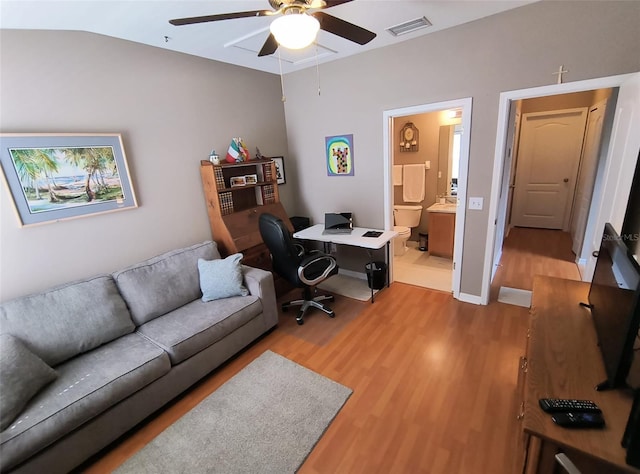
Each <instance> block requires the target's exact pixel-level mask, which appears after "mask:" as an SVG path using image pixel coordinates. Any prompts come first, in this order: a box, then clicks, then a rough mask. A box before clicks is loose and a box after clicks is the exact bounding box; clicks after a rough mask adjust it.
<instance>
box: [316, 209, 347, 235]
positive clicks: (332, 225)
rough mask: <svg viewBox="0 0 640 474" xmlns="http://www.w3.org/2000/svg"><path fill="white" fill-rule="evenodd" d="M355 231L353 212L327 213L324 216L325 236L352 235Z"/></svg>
mask: <svg viewBox="0 0 640 474" xmlns="http://www.w3.org/2000/svg"><path fill="white" fill-rule="evenodd" d="M351 231H353V214H352V213H351V212H327V213H325V215H324V230H323V231H322V234H323V235H336V234H350V233H351Z"/></svg>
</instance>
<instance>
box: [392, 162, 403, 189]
mask: <svg viewBox="0 0 640 474" xmlns="http://www.w3.org/2000/svg"><path fill="white" fill-rule="evenodd" d="M393 185H394V186H402V165H393Z"/></svg>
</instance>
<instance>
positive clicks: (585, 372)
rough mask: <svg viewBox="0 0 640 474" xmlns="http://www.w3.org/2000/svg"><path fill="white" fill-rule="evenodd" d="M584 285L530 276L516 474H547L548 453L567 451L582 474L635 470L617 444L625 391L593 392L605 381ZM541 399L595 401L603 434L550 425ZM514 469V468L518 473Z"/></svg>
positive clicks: (627, 399) (551, 467)
mask: <svg viewBox="0 0 640 474" xmlns="http://www.w3.org/2000/svg"><path fill="white" fill-rule="evenodd" d="M588 291H589V284H588V283H583V282H579V281H572V280H564V279H560V278H551V277H539V276H538V277H535V279H534V284H533V298H532V305H531V320H530V327H529V337H528V341H527V351H526V356H525V357H523V358H522V359H521V363H520V374H519V379H518V385H519V390H520V396H521V397H522V399H521V404H520V407H519V409H520V413H519V415H518V418H520V419H522V428H523V435H522V438H520V439H519V442H520V444H521V447H522V449H523V451H520V453H524V461H523V463H522V472H525V473H527V474H528V473H545V474H546V473H553V472H558V471H557V470H556V468H557V465H556V463H555V459H554V456H555V455H556V454H557V453H560V452H562V453H565V454H566V455H567V456H568V457H569V459H570V460H571V461H572V462H573V463H574V464H575V465H576V466H577V467H578V469H580V471H581V472H582V473H583V474H589V473H596V472H597V473H618V472H628V473H640V470H638V469H635V468H633V467H631V466H629V465H627V464H626V462H625V454H626V453H625V450H624V449H623V448H622V447H621V445H620V441H621V440H622V435H623V433H624V429H625V426H626V423H627V419H628V417H629V413H630V411H631V403H632V397H631V394H630V393H628V392H627V391H624V390H608V391H602V392H598V391H596V390H595V389H594V387H595V386H596V385H597V384H598V383H600V382H602V381H603V380H605V378H606V377H605V372H604V366H603V362H602V358H601V355H600V351H599V349H598V346H597V345H596V334H595V329H594V326H593V322H592V320H591V313H590V311H589V310H588V309H587V308H584V307H582V306H580V305H579V303H580V302H581V301H582V302H586V301H587V295H588ZM540 398H575V399H589V400H593V401H595V402H596V403H597V404H598V405H599V406H600V408H601V409H602V413H603V416H604V419H605V422H606V426H605V428H604V429H602V430H584V429H580V430H578V429H574V430H572V429H566V428H562V427H560V426H557V425H556V424H555V423H553V421H551V416H550V415H548V414H547V413H545V412H543V411H542V409H541V408H540V407H539V405H538V399H540ZM518 471H520V469H518Z"/></svg>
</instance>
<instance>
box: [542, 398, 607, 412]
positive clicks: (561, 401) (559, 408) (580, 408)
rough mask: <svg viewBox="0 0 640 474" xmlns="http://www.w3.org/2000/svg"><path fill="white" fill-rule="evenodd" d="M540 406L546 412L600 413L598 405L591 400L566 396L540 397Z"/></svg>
mask: <svg viewBox="0 0 640 474" xmlns="http://www.w3.org/2000/svg"><path fill="white" fill-rule="evenodd" d="M538 404H539V405H540V408H542V409H543V410H544V411H545V412H547V413H567V412H572V413H575V412H582V413H601V412H602V410H600V407H599V406H598V405H596V403H595V402H593V401H591V400H574V399H568V398H541V399H540V400H538Z"/></svg>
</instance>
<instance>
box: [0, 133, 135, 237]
mask: <svg viewBox="0 0 640 474" xmlns="http://www.w3.org/2000/svg"><path fill="white" fill-rule="evenodd" d="M0 168H2V175H3V177H4V182H5V184H6V187H7V189H8V192H9V193H10V195H11V198H12V200H13V204H14V207H15V211H16V215H17V217H18V222H19V224H20V225H21V226H23V227H24V226H30V225H37V224H44V223H51V222H58V221H63V220H66V219H75V218H79V217H87V216H92V215H96V214H102V213H106V212H114V211H122V210H127V209H133V208H137V207H138V203H137V200H136V195H135V192H134V189H133V185H132V182H131V177H130V174H129V166H128V163H127V158H126V155H125V152H124V146H123V144H122V136H121V135H120V134H119V133H65V134H55V133H15V134H9V133H0Z"/></svg>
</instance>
